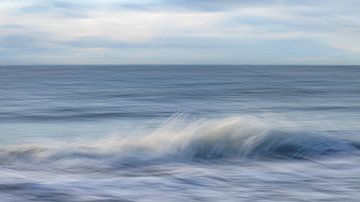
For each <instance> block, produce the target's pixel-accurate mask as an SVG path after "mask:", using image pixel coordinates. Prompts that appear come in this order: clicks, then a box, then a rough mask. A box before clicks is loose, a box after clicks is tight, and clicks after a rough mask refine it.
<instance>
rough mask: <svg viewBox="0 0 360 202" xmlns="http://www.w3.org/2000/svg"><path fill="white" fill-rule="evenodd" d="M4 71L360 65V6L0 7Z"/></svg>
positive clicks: (313, 2)
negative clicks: (26, 67)
mask: <svg viewBox="0 0 360 202" xmlns="http://www.w3.org/2000/svg"><path fill="white" fill-rule="evenodd" d="M0 64H2V65H7V64H360V1H359V0H237V1H235V0H222V1H221V0H218V1H215V0H173V1H172V0H153V1H150V0H140V1H136V0H132V1H130V0H63V1H59V0H1V1H0Z"/></svg>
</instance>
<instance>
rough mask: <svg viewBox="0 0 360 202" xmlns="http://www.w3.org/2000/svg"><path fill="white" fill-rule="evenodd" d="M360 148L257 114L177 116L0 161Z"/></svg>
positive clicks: (242, 155)
mask: <svg viewBox="0 0 360 202" xmlns="http://www.w3.org/2000/svg"><path fill="white" fill-rule="evenodd" d="M358 148H359V144H358V142H357V141H354V140H347V139H343V138H341V137H340V136H336V135H331V134H327V133H324V132H317V131H311V130H308V129H307V130H305V129H301V128H298V127H293V126H291V124H290V125H289V124H287V123H286V124H285V123H282V124H275V123H274V122H272V121H266V120H264V119H259V118H254V117H227V118H219V119H206V118H201V119H189V118H188V117H185V116H182V115H176V116H174V117H171V118H169V119H168V120H167V121H165V122H164V123H162V124H161V125H160V126H158V127H157V128H156V129H154V130H152V131H144V132H143V134H140V135H124V134H121V135H113V136H111V137H107V138H105V139H101V140H96V141H86V142H80V143H65V142H51V143H47V144H27V145H10V146H4V147H2V148H1V149H0V161H1V164H2V165H7V166H11V165H14V166H15V167H21V166H22V167H36V166H39V165H47V166H49V165H52V167H51V168H54V167H56V168H59V169H62V168H64V169H65V168H76V167H89V168H104V169H107V168H119V167H123V166H124V165H150V164H152V163H155V162H157V163H158V162H199V161H202V162H203V161H209V162H210V161H213V160H217V161H222V160H228V159H242V160H256V161H262V160H275V159H282V160H300V159H302V160H307V159H315V158H321V157H324V156H335V155H342V154H346V155H348V154H355V152H356V151H357V150H358ZM45 167H46V166H45Z"/></svg>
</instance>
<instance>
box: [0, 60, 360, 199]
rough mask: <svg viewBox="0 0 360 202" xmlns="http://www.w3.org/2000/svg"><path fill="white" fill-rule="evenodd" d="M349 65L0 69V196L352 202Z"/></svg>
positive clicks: (358, 69)
mask: <svg viewBox="0 0 360 202" xmlns="http://www.w3.org/2000/svg"><path fill="white" fill-rule="evenodd" d="M359 121H360V66H278V65H263V66H246V65H242V66H241V65H238V66H236V65H233V66H230V65H228V66H227V65H92V66H86V65H83V66H1V67H0V201H358V200H359V198H360V152H359V150H360V124H359Z"/></svg>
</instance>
